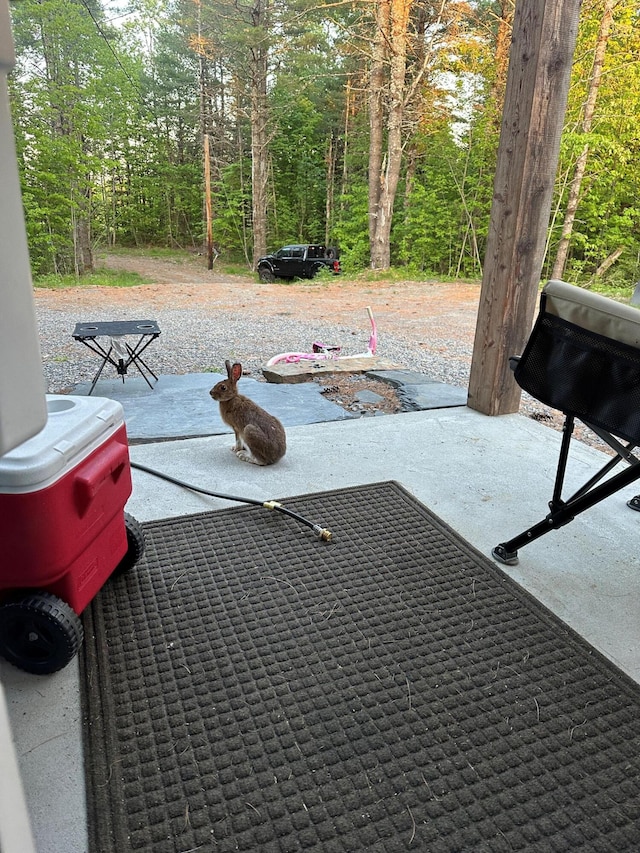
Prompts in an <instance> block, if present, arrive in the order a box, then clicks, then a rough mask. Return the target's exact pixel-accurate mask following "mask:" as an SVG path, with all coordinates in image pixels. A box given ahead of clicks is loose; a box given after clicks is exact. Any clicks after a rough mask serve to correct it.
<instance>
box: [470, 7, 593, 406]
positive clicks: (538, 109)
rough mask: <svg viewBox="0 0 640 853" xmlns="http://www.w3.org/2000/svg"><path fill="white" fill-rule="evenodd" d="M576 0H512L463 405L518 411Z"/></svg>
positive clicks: (573, 40)
mask: <svg viewBox="0 0 640 853" xmlns="http://www.w3.org/2000/svg"><path fill="white" fill-rule="evenodd" d="M580 4H581V0H516V8H515V14H514V20H513V35H512V41H511V50H510V56H509V71H508V75H507V87H506V92H505V104H504V112H503V116H502V127H501V132H500V144H499V146H498V162H497V166H496V176H495V181H494V190H493V204H492V208H491V219H490V222H489V235H488V239H487V251H486V255H485V262H484V274H483V277H482V290H481V293H480V306H479V310H478V322H477V326H476V336H475V343H474V350H473V358H472V362H471V374H470V378H469V393H468V400H467V402H468V405H469V406H470V407H471V408H473V409H477V410H478V411H480V412H484V413H485V414H487V415H502V414H507V413H509V412H516V411H518V408H519V406H520V389H519V388H518V386H517V384H516V383H515V381H514V379H513V376H512V373H511V370H510V368H509V356H511V355H518V354H519V353H521V352H522V349H523V347H524V344H525V342H526V340H527V338H528V336H529V332H530V331H531V325H532V320H533V314H534V311H535V307H536V297H537V293H538V287H539V284H540V274H541V271H542V263H543V260H544V249H545V241H546V235H547V228H548V224H549V215H550V212H551V202H552V196H553V185H554V180H555V175H556V170H557V166H558V155H559V151H560V135H561V133H562V124H563V121H564V115H565V109H566V105H567V95H568V91H569V78H570V74H571V63H572V59H573V52H574V50H575V44H576V36H577V31H578V20H579V16H580Z"/></svg>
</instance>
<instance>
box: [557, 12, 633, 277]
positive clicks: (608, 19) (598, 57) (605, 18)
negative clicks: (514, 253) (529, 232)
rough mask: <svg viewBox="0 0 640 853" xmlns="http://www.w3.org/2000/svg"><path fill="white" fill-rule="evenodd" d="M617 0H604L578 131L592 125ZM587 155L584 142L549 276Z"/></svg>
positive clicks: (566, 233) (561, 261) (571, 217)
mask: <svg viewBox="0 0 640 853" xmlns="http://www.w3.org/2000/svg"><path fill="white" fill-rule="evenodd" d="M616 2H617V0H605V5H604V12H603V15H602V21H601V22H600V30H599V32H598V38H597V41H596V50H595V54H594V57H593V68H592V70H591V80H590V82H589V91H588V93H587V100H586V102H585V106H584V115H583V118H582V127H581V129H582V132H583V133H589V132H590V131H591V126H592V124H593V115H594V113H595V109H596V100H597V97H598V90H599V88H600V80H601V79H602V67H603V65H604V56H605V53H606V51H607V42H608V41H609V33H610V31H611V24H612V22H613V9H614V6H615V4H616ZM588 158H589V143H587V144H586V145H584V147H583V148H582V151H581V152H580V156H579V157H578V159H577V161H576V167H575V171H574V173H573V179H572V181H571V185H570V187H569V197H568V199H567V208H566V210H565V214H564V222H563V224H562V236H561V237H560V243H559V244H558V251H557V253H556V259H555V261H554V264H553V271H552V273H551V277H552V278H559V279H561V278H562V276H563V275H564V268H565V266H566V263H567V257H568V254H569V244H570V242H571V235H572V233H573V225H574V222H575V220H576V211H577V210H578V203H579V201H580V189H581V187H582V180H583V178H584V173H585V171H586V168H587V160H588Z"/></svg>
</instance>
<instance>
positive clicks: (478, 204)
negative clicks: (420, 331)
mask: <svg viewBox="0 0 640 853" xmlns="http://www.w3.org/2000/svg"><path fill="white" fill-rule="evenodd" d="M515 2H517V0H341V2H331V0H329V2H312V0H129V2H126V0H20V2H12V3H11V4H10V8H11V14H12V24H13V35H14V39H15V44H16V54H17V65H16V68H15V71H14V73H13V74H12V75H11V77H10V92H11V106H12V112H13V119H14V128H15V133H16V144H17V149H18V158H19V166H20V174H21V181H22V190H23V201H24V208H25V216H26V223H27V232H28V239H29V248H30V253H31V259H32V266H33V271H34V274H36V275H37V274H43V273H50V272H57V273H69V272H71V273H73V272H75V273H76V274H79V275H81V274H83V273H85V272H87V271H90V270H91V269H92V268H93V262H94V261H93V259H94V253H95V251H96V249H97V248H100V247H116V246H149V245H154V246H170V247H181V248H195V249H198V250H200V251H204V250H206V249H207V245H208V241H209V245H210V244H211V241H212V244H213V245H214V246H215V250H216V251H217V252H219V253H221V254H222V255H223V256H224V257H226V258H228V259H231V260H235V261H242V262H244V263H246V265H247V266H248V267H253V266H254V265H255V260H256V258H257V257H259V256H260V255H261V254H264V253H265V252H266V251H267V250H270V249H274V248H277V247H278V246H280V245H282V244H284V243H286V242H294V241H300V242H326V243H330V244H332V245H339V246H340V250H341V257H342V262H343V267H344V268H345V269H346V270H348V271H357V270H358V269H363V268H367V267H371V268H373V269H379V270H385V269H388V268H389V267H390V266H393V267H403V268H405V269H406V270H407V273H408V274H420V275H435V276H451V277H465V278H480V277H481V275H482V262H483V257H484V249H485V242H486V235H487V229H488V222H489V213H490V207H491V197H492V189H493V177H494V172H495V161H496V153H497V147H498V140H499V135H500V124H501V115H502V102H503V97H504V89H505V82H506V76H507V68H508V57H509V44H510V37H511V23H512V20H513V13H514V4H515ZM639 157H640V0H584V2H583V3H582V12H581V23H580V30H579V35H578V44H577V48H576V52H575V58H574V67H573V71H572V82H571V89H570V93H569V103H568V109H567V115H566V121H565V128H564V132H563V136H562V146H561V157H560V166H559V169H558V175H557V179H556V191H555V198H554V205H553V212H552V217H551V222H550V224H549V233H548V245H547V252H546V259H545V266H544V270H543V275H544V277H545V278H546V277H550V276H552V275H553V276H554V277H561V278H565V279H566V280H568V281H573V282H575V283H580V284H583V285H587V286H588V285H589V284H591V283H593V282H594V281H596V280H598V279H603V278H604V279H606V280H607V281H609V282H614V283H619V284H626V285H629V286H630V285H631V284H633V283H634V282H635V280H636V279H638V278H640V170H639V169H638V166H637V163H638V161H639ZM206 179H207V180H206ZM208 185H209V186H210V192H207V186H208ZM209 211H210V216H208V215H207V214H208V213H209Z"/></svg>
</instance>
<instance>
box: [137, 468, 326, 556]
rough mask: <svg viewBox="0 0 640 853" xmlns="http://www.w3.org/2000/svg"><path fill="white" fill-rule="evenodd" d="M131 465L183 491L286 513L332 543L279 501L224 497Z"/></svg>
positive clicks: (324, 531) (149, 469)
mask: <svg viewBox="0 0 640 853" xmlns="http://www.w3.org/2000/svg"><path fill="white" fill-rule="evenodd" d="M129 464H130V465H131V467H132V468H137V469H138V471H144V472H145V473H146V474H151V475H152V476H153V477H160V479H161V480H166V481H167V482H168V483H174V485H176V486H181V487H182V488H183V489H189V490H190V491H192V492H199V493H200V494H201V495H207V496H208V497H210V498H222V499H223V500H227V501H237V502H239V503H244V504H252V505H253V506H261V507H263V508H264V509H272V510H277V511H278V512H282V513H284V515H288V516H289V517H290V518H295V520H296V521H299V522H300V523H301V524H305V525H306V526H307V527H310V528H311V529H312V530H313V532H314V533H315V534H316V536H318V537H319V538H320V539H322V541H323V542H331V531H330V530H327V528H326V527H321V526H320V525H319V524H314V523H313V522H312V521H309V519H308V518H304V516H302V515H300V514H299V513H297V512H294V511H293V510H292V509H288V508H287V507H286V506H283V505H282V504H281V503H279V502H278V501H260V500H257V499H254V498H238V497H236V496H235V495H224V494H221V493H220V492H211V491H209V490H208V489H202V488H200V486H192V485H191V484H190V483H185V482H183V481H182V480H177V479H176V478H175V477H171V476H169V474H163V473H162V472H161V471H156V470H155V469H153V468H147V466H146V465H140V464H139V463H138V462H130V463H129Z"/></svg>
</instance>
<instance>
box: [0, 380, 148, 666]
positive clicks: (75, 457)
mask: <svg viewBox="0 0 640 853" xmlns="http://www.w3.org/2000/svg"><path fill="white" fill-rule="evenodd" d="M47 410H48V419H47V423H46V425H45V427H44V428H43V429H42V430H41V431H40V432H39V433H38V434H37V435H35V436H34V437H33V438H30V439H29V440H28V441H25V442H24V443H23V444H21V445H19V446H18V447H17V448H15V449H14V450H12V451H10V452H9V453H7V454H5V455H4V456H2V457H0V542H1V543H2V548H1V554H0V654H2V655H3V656H4V657H5V658H7V659H8V660H9V661H11V662H12V663H14V664H15V665H16V666H19V667H20V668H21V669H26V670H28V671H30V672H36V673H42V674H43V673H49V672H55V671H56V670H57V669H60V668H61V667H62V666H65V665H66V663H68V662H69V660H70V659H71V658H72V657H73V656H74V655H75V653H76V651H77V649H78V646H79V645H80V643H81V642H82V624H81V622H80V619H79V614H80V613H82V611H83V610H84V608H85V607H86V606H87V604H89V602H90V601H91V600H92V598H93V597H94V596H95V595H96V593H97V592H98V591H99V590H100V588H101V587H102V586H103V584H104V583H105V582H106V580H107V579H108V578H109V576H110V575H111V574H112V573H113V572H114V570H116V569H119V570H121V569H125V568H129V567H130V566H131V565H133V564H134V563H135V562H136V561H137V559H138V558H139V556H140V555H141V553H142V550H143V544H144V543H143V539H142V531H141V529H140V526H139V525H138V524H137V522H136V521H135V519H132V518H131V517H130V516H128V515H126V513H125V512H124V506H125V504H126V502H127V500H128V498H129V495H130V494H131V470H130V467H129V450H128V445H127V434H126V428H125V424H124V418H123V409H122V406H121V405H120V403H117V402H115V401H114V400H108V399H104V398H99V397H75V396H54V395H48V396H47Z"/></svg>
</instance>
